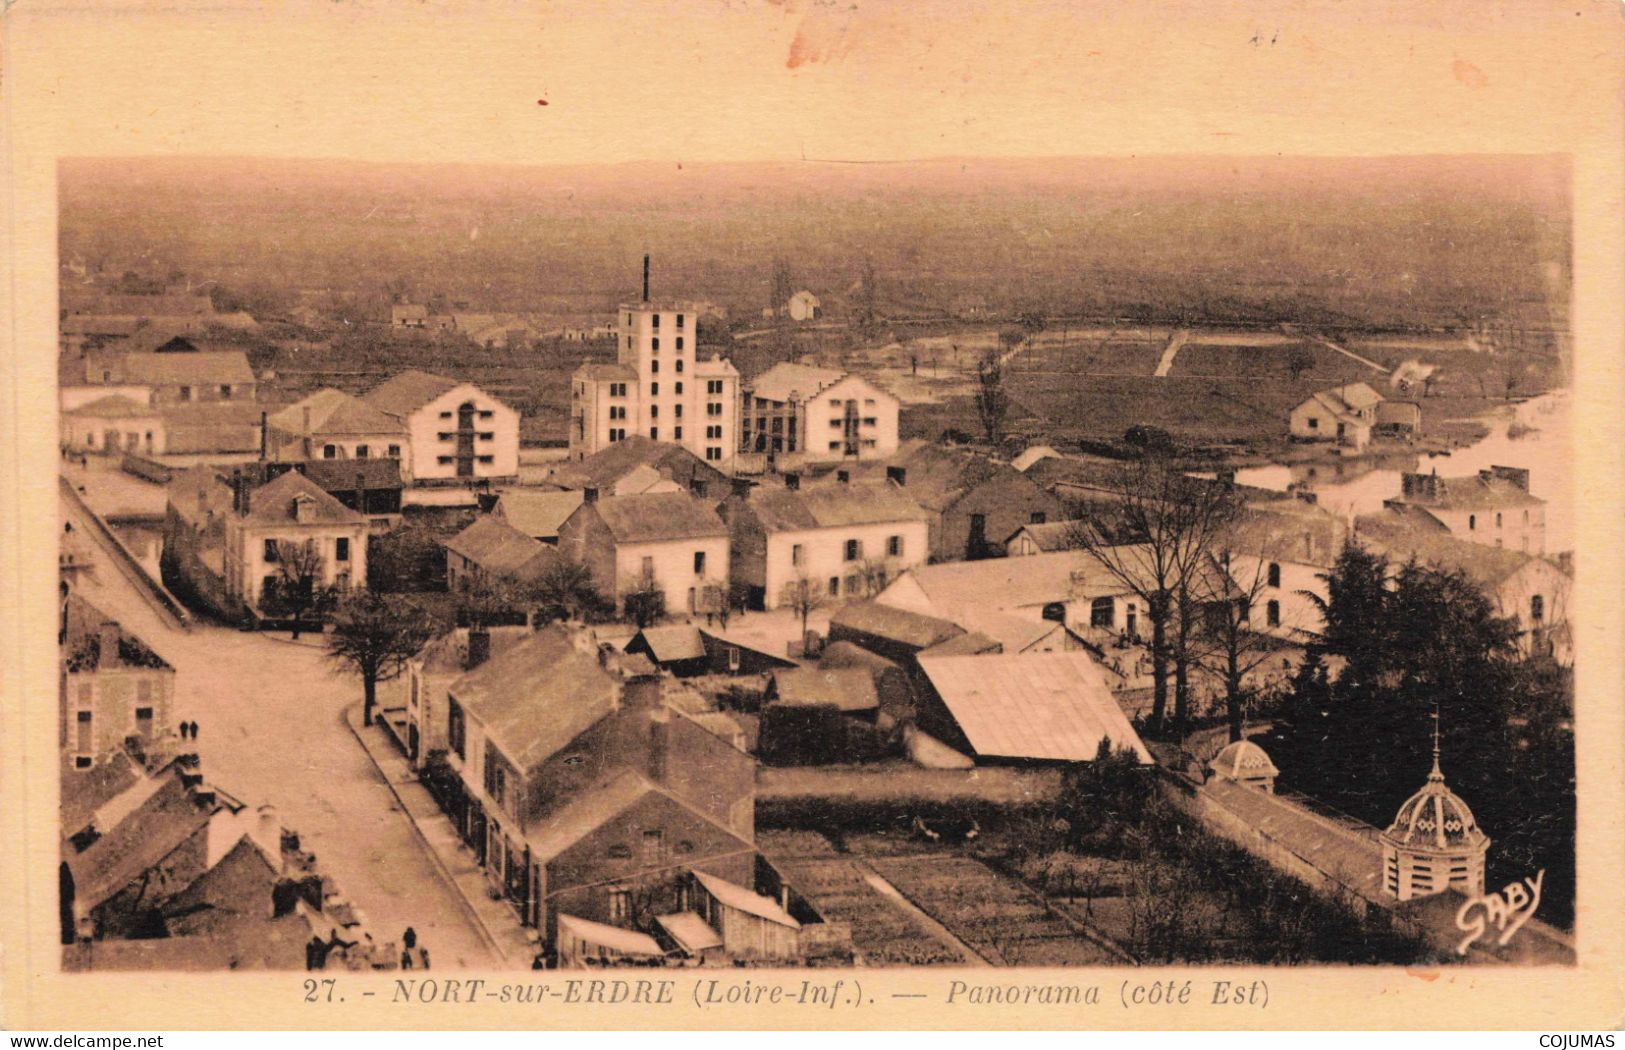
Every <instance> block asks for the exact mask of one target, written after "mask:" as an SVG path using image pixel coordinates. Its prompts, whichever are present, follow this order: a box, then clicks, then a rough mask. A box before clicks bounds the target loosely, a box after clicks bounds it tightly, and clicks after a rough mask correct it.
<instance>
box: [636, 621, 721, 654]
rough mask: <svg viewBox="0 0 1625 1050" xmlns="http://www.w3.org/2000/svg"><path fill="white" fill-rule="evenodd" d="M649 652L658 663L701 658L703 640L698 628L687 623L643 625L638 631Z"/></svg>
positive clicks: (703, 647)
mask: <svg viewBox="0 0 1625 1050" xmlns="http://www.w3.org/2000/svg"><path fill="white" fill-rule="evenodd" d="M638 635H639V636H640V637H642V639H643V641H644V643H645V644H647V645H648V646H649V652H651V653H653V654H654V658H655V659H656V660H657V661H659V662H660V663H672V662H674V661H678V660H701V659H704V658H705V641H704V639H702V638H701V637H700V629H699V628H698V627H693V626H690V625H688V624H680V623H679V624H667V625H664V626H659V627H645V628H643V630H641V631H639V632H638Z"/></svg>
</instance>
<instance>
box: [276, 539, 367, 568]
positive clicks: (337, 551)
mask: <svg viewBox="0 0 1625 1050" xmlns="http://www.w3.org/2000/svg"><path fill="white" fill-rule="evenodd" d="M278 542H279V541H277V540H272V539H268V540H266V541H265V546H264V547H263V549H262V550H261V551H260V557H261V558H263V559H264V560H265V561H267V562H272V563H275V562H276V561H277V560H278V555H277V543H278ZM333 560H334V561H349V560H350V538H349V537H348V536H340V537H338V538H337V539H335V540H334V541H333Z"/></svg>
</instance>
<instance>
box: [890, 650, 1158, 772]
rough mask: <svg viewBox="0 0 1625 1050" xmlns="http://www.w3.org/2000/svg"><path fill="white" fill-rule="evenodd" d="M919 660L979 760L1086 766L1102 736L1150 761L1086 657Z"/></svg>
mask: <svg viewBox="0 0 1625 1050" xmlns="http://www.w3.org/2000/svg"><path fill="white" fill-rule="evenodd" d="M919 662H920V669H921V670H922V671H924V672H925V674H926V677H927V678H929V679H930V681H931V685H932V687H933V688H934V689H935V690H936V692H937V695H938V696H939V697H940V698H941V699H942V702H943V704H944V705H945V706H946V707H947V708H948V711H949V713H950V714H951V715H952V716H953V718H954V720H955V721H956V722H957V723H958V724H959V728H960V729H961V730H962V731H963V732H964V734H965V737H966V739H967V740H969V741H970V745H971V747H972V748H973V749H974V750H975V751H976V753H977V754H978V755H980V756H983V757H997V758H1022V759H1036V760H1048V761H1062V762H1086V761H1089V760H1091V759H1093V758H1094V757H1095V754H1096V751H1097V749H1098V748H1099V746H1100V741H1101V739H1102V738H1105V739H1108V740H1110V741H1111V742H1112V746H1113V747H1114V748H1119V747H1126V748H1128V749H1130V750H1132V751H1133V752H1134V753H1135V754H1136V755H1138V756H1139V758H1140V761H1141V762H1143V763H1149V762H1150V761H1151V754H1150V752H1148V751H1147V750H1146V749H1145V745H1144V744H1143V743H1141V741H1140V738H1139V736H1138V734H1136V733H1135V732H1134V728H1133V727H1132V726H1131V725H1129V721H1128V718H1127V716H1125V715H1124V714H1123V711H1122V709H1121V708H1120V707H1118V706H1117V701H1116V700H1114V699H1113V698H1112V694H1111V691H1110V690H1109V689H1107V688H1106V682H1105V679H1104V678H1102V676H1101V674H1100V669H1099V668H1097V667H1096V666H1095V663H1094V661H1093V660H1092V659H1090V657H1089V655H1088V654H1087V653H1085V652H1082V651H1080V650H1069V651H1067V652H1059V653H1030V654H1022V655H998V656H929V655H926V654H921V656H920V658H919Z"/></svg>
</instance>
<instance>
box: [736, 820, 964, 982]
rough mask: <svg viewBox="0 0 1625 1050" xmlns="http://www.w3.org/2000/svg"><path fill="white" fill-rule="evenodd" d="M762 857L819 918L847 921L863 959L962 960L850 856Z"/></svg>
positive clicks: (874, 962) (903, 962)
mask: <svg viewBox="0 0 1625 1050" xmlns="http://www.w3.org/2000/svg"><path fill="white" fill-rule="evenodd" d="M763 848H764V851H769V850H770V847H767V846H764V847H763ZM768 859H769V860H771V861H772V862H773V864H774V866H775V867H777V868H778V869H779V870H780V871H781V872H783V873H784V875H785V877H786V878H788V879H789V880H790V884H791V885H792V886H794V887H795V888H796V890H797V892H799V893H800V894H801V895H802V896H803V897H806V898H807V899H808V900H809V901H811V902H812V904H813V906H814V907H815V908H817V909H818V911H819V912H820V913H821V914H822V915H823V916H824V918H825V919H827V920H830V921H833V922H846V923H850V924H851V926H852V946H853V948H854V949H856V951H857V952H858V954H859V956H860V957H861V958H862V960H863V962H864V964H865V965H868V966H956V965H963V964H965V963H966V962H967V961H968V960H966V959H965V958H964V957H963V956H961V955H960V953H959V952H958V951H956V950H955V949H953V948H951V947H949V946H948V945H946V944H944V943H942V941H940V940H938V939H937V938H936V937H934V936H932V935H931V934H930V933H928V932H927V931H926V930H925V929H923V928H922V927H921V926H920V925H919V924H918V923H916V922H915V921H914V919H913V918H911V917H910V916H909V915H907V914H906V913H905V912H903V911H902V910H901V908H900V907H898V906H897V905H894V904H892V903H891V902H890V901H888V900H887V899H886V898H885V897H883V896H881V895H880V893H879V892H878V891H877V890H875V888H874V887H873V886H871V885H870V884H869V883H868V881H867V880H865V878H864V875H863V872H862V871H861V870H860V869H859V868H858V866H857V864H856V863H854V862H853V861H851V860H847V859H845V858H843V857H829V858H821V857H819V858H814V857H794V858H792V857H780V856H774V855H773V854H772V853H771V852H768Z"/></svg>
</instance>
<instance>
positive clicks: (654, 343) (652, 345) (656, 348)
mask: <svg viewBox="0 0 1625 1050" xmlns="http://www.w3.org/2000/svg"><path fill="white" fill-rule="evenodd" d="M626 345H627V346H629V347H630V346H631V345H632V337H631V336H627V337H626ZM682 348H683V337H682V336H678V337H677V349H678V350H681V349H682ZM649 352H650V353H651V354H658V353H660V337H659V336H655V337H654V338H653V339H651V340H649Z"/></svg>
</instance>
